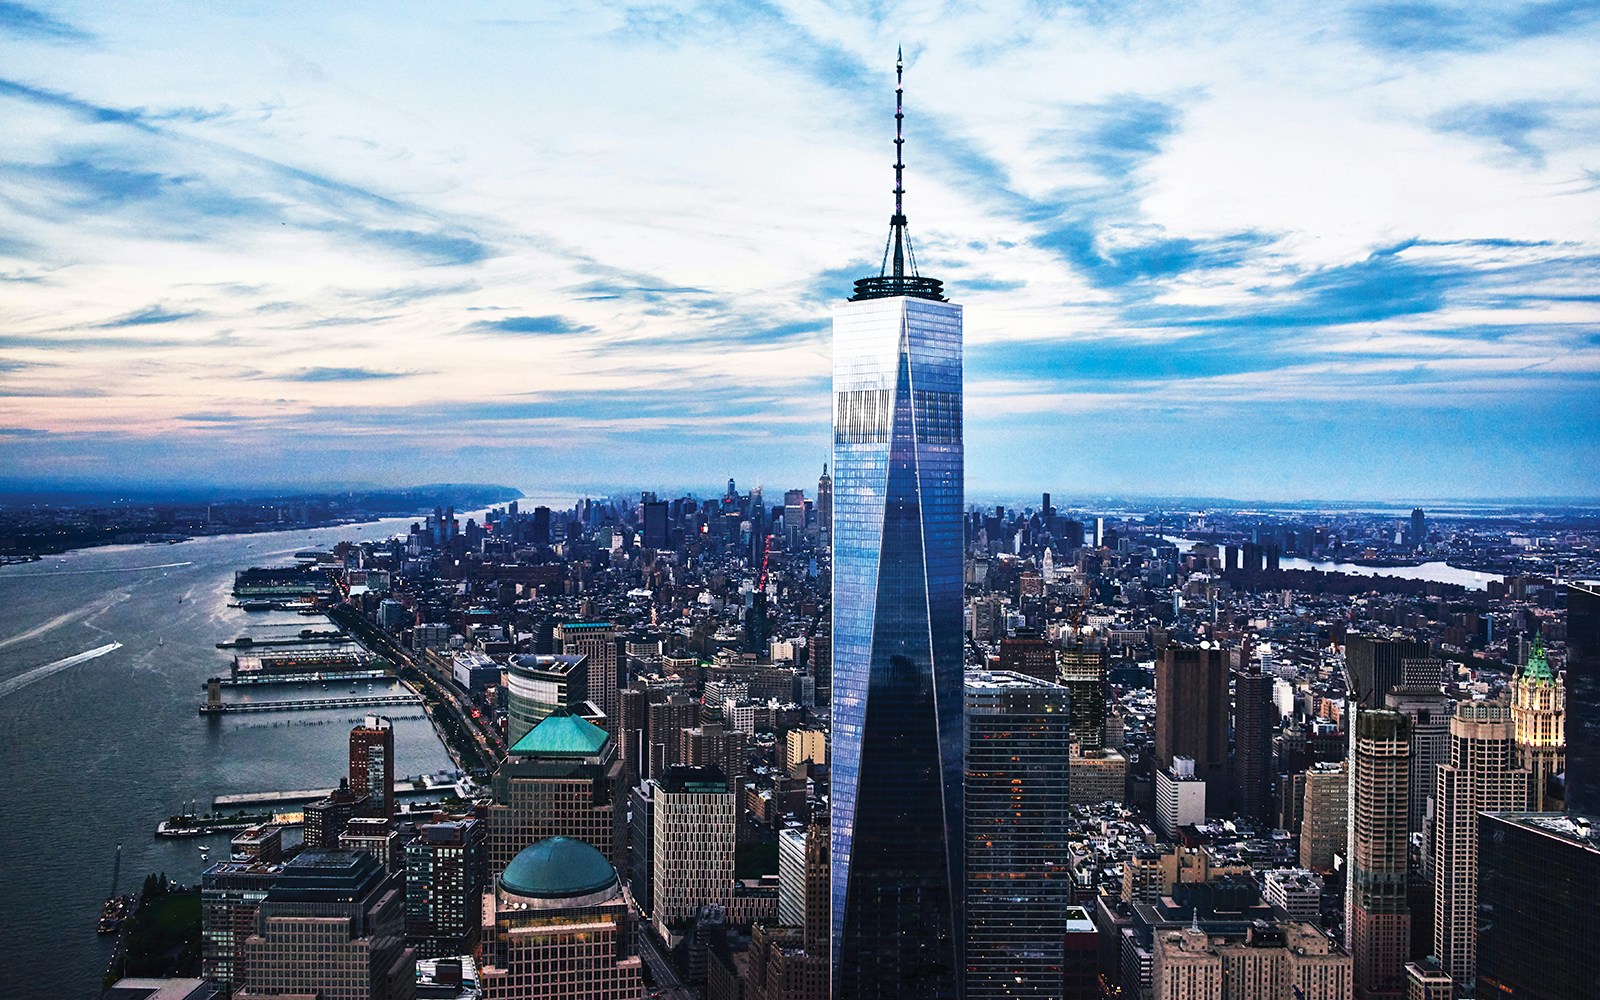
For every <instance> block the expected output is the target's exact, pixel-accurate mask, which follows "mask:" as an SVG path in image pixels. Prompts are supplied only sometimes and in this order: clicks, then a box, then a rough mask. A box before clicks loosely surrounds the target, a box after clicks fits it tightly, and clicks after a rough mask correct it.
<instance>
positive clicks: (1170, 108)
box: [0, 0, 1600, 499]
mask: <svg viewBox="0 0 1600 1000" xmlns="http://www.w3.org/2000/svg"><path fill="white" fill-rule="evenodd" d="M898 44H904V46H905V52H906V63H907V79H906V84H907V89H908V95H907V105H908V106H907V114H908V117H907V120H906V130H907V146H906V149H907V160H908V164H909V166H908V174H907V187H908V189H909V193H908V196H907V208H908V214H909V215H910V218H911V223H912V231H913V234H914V236H915V237H916V240H917V250H918V259H919V261H920V262H921V263H922V265H923V268H924V271H925V272H926V273H930V274H933V275H935V276H937V277H941V278H943V279H944V280H945V282H946V285H947V288H948V289H949V292H950V294H951V296H952V298H953V299H954V300H955V301H958V302H961V303H962V304H963V305H964V306H965V307H966V337H967V355H966V365H967V421H966V427H967V468H968V488H969V491H972V492H974V493H994V492H1005V491H1016V492H1018V493H1022V492H1033V491H1036V490H1044V489H1048V490H1052V491H1054V492H1056V493H1058V494H1080V495H1082V494H1100V493H1115V492H1123V493H1126V492H1137V493H1154V494H1187V495H1215V496H1234V497H1241V498H1261V499H1292V498H1301V497H1318V498H1328V499H1343V498H1361V499H1377V498H1388V497H1411V496H1427V497H1439V496H1460V497H1479V496H1508V495H1509V496H1526V495H1534V494H1537V495H1583V496H1595V495H1600V280H1597V279H1600V2H1568V0H1550V2H1536V3H1501V4H1481V3H1470V4H1460V5H1452V4H1435V3H1370V4H1330V3H1325V2H1324V3H1303V4H1302V3H1275V4H1267V5H1261V4H1246V3H1238V4H1227V3H1196V4H1182V5H1179V4H1171V3H1140V2H1137V0H1135V2H1127V3H1107V2H1100V0H1084V2H1076V3H1073V2H1063V3H1052V2H1044V0H1029V2H1016V3H971V2H950V3H945V4H912V5H905V4H895V5H888V4H879V3H831V4H829V3H817V2H806V3H794V4H787V5H786V4H783V3H777V2H772V3H748V4H743V3H715V2H710V3H703V4H664V5H628V4H608V5H571V6H562V5H558V4H553V3H545V4H534V5H527V4H509V3H508V4H492V5H490V4H476V5H454V4H452V5H434V4H421V3H418V4H399V5H396V4H381V5H379V4H371V5H354V4H349V5H286V4H265V3H261V4H227V5H215V4H189V5H183V4H170V5H161V6H160V7H159V8H146V7H144V6H142V5H125V4H89V3H85V4H71V3H63V4H42V3H34V2H28V3H19V2H10V0H0V133H3V140H0V458H3V459H4V461H3V462H0V466H3V467H4V470H5V471H4V472H0V478H7V479H18V478H30V479H44V480H53V481H57V482H61V483H84V482H104V481H108V480H109V481H130V480H131V481H155V482H190V481H203V482H225V483H239V484H250V485H256V484H279V483H282V484H291V483H293V484H301V483H356V482H360V483H391V484H398V483H411V482H425V481H440V480H469V479H470V480H478V481H484V480H488V481H498V482H506V483H510V484H512V485H518V486H522V487H525V488H527V489H530V490H534V491H550V490H571V489H583V488H594V487H603V486H605V485H617V484H626V485H632V486H636V487H640V486H642V487H645V488H649V487H651V486H653V485H661V486H665V487H671V486H689V485H702V484H715V483H717V482H720V481H721V480H722V479H724V478H726V477H727V476H728V475H732V476H735V477H736V478H737V479H738V480H739V481H740V482H741V483H754V482H757V481H761V482H764V483H766V484H768V486H769V488H782V487H786V486H789V485H793V484H798V483H804V482H807V481H811V480H814V478H815V475H816V473H817V471H818V470H819V469H820V467H821V465H822V463H823V462H824V461H825V460H826V459H827V455H828V448H829V434H828V419H829V386H828V380H829V372H830V363H831V362H830V344H829V338H830V333H829V318H830V314H831V310H832V308H833V304H834V303H836V302H837V301H839V300H840V299H841V298H842V297H843V296H844V295H845V294H847V293H848V290H849V282H850V279H852V278H854V277H859V276H862V275H865V274H868V273H876V270H877V265H878V260H879V258H880V256H881V254H882V246H883V238H884V235H885V231H886V225H887V217H888V214H889V212H890V208H891V202H890V195H889V188H890V187H891V184H892V180H891V173H890V170H889V164H890V163H891V162H892V155H893V153H892V145H891V143H890V141H889V139H890V133H891V129H892V124H893V122H892V113H893V104H892V101H893V94H892V88H893V59H894V51H895V47H896V45H898Z"/></svg>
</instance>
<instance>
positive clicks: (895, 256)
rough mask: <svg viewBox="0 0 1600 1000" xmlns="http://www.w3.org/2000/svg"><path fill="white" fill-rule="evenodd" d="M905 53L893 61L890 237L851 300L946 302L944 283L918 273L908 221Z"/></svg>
mask: <svg viewBox="0 0 1600 1000" xmlns="http://www.w3.org/2000/svg"><path fill="white" fill-rule="evenodd" d="M905 66H906V64H905V53H904V51H903V50H902V51H899V52H897V53H896V54H895V61H894V214H893V215H891V216H889V239H888V242H886V243H885V244H884V247H883V265H882V266H881V267H880V268H879V269H878V274H877V276H876V277H872V278H857V279H856V282H855V294H854V295H851V296H850V301H852V302H859V301H860V300H862V299H887V298H893V297H895V296H899V295H905V296H909V297H911V298H915V299H933V300H934V301H936V302H943V301H944V282H942V281H940V280H938V279H937V278H925V277H923V276H922V275H920V274H918V273H917V255H916V252H915V251H914V250H913V249H912V247H911V230H910V228H909V227H908V226H907V224H906V212H905V193H906V188H905V169H906V164H905V157H904V155H903V147H904V146H905V141H906V140H905V136H904V134H903V131H902V129H901V125H902V123H903V122H904V121H905V117H906V114H905V102H904V99H903V98H904V95H905V87H904V85H903V84H904V77H905Z"/></svg>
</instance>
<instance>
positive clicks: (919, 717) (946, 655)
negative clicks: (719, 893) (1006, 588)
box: [657, 87, 965, 1000]
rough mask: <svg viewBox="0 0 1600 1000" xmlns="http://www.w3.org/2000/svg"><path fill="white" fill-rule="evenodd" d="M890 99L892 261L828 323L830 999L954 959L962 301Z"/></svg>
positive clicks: (895, 985) (888, 985)
mask: <svg viewBox="0 0 1600 1000" xmlns="http://www.w3.org/2000/svg"><path fill="white" fill-rule="evenodd" d="M899 93H900V92H899V89H898V87H897V90H896V95H897V103H898V97H899ZM895 114H896V125H897V129H896V133H897V134H896V139H895V148H896V151H897V157H896V167H895V176H896V183H895V191H896V194H895V213H894V215H893V216H892V217H891V219H890V250H889V254H891V255H892V261H893V263H892V266H886V268H885V271H884V273H882V274H880V275H878V276H876V277H870V278H862V279H860V280H858V281H856V282H855V294H854V295H852V296H851V298H850V301H849V302H846V303H842V304H841V305H839V306H838V307H837V309H836V311H835V313H834V325H833V329H834V351H833V364H834V370H833V371H834V374H833V390H834V417H833V441H834V445H833V471H834V498H833V504H834V511H833V515H834V517H833V522H834V523H833V527H834V537H833V601H832V613H833V644H832V656H833V695H832V705H833V746H832V754H833V759H832V761H831V762H830V767H831V770H832V803H831V807H832V813H831V815H832V857H833V887H832V897H833V905H832V914H833V917H832V919H833V940H834V948H833V970H832V980H833V996H834V998H835V1000H858V998H862V1000H865V998H869V997H871V998H882V1000H892V998H897V997H916V998H917V1000H942V998H953V997H956V996H958V995H959V991H960V983H959V980H960V976H961V970H962V966H963V961H962V947H961V935H962V927H963V918H962V914H961V887H962V885H963V879H962V872H961V869H962V852H961V842H962V830H963V824H962V775H961V759H962V751H963V748H964V745H965V740H964V738H963V735H962V698H961V675H962V637H961V626H962V585H963V584H962V572H963V566H962V559H963V554H962V538H963V536H962V532H963V520H962V488H963V472H962V463H963V452H962V431H961V419H962V394H961V307H960V306H958V305H953V304H951V303H949V302H946V301H945V298H944V294H943V283H942V282H940V281H938V280H936V279H933V278H928V277H924V276H922V275H919V274H918V273H917V269H916V264H915V257H914V255H913V254H912V252H911V244H910V237H909V235H908V233H907V230H906V217H905V215H904V213H903V211H902V206H901V192H902V190H903V189H902V187H901V184H900V176H901V171H902V167H901V165H900V160H899V157H898V151H899V150H900V148H901V145H900V142H901V140H900V137H899V134H898V133H899V129H898V125H899V122H900V119H901V112H900V110H899V109H898V108H897V110H896V113H895ZM657 906H658V908H659V906H660V900H659V899H658V900H657Z"/></svg>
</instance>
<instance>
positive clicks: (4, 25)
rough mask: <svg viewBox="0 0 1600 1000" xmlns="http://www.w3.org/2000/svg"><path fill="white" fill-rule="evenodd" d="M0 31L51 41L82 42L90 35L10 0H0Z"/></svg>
mask: <svg viewBox="0 0 1600 1000" xmlns="http://www.w3.org/2000/svg"><path fill="white" fill-rule="evenodd" d="M0 32H8V33H10V34H13V35H18V36H20V37H23V38H42V39H45V40H46V41H52V42H83V41H88V40H89V37H90V36H89V35H88V34H86V33H85V32H83V31H80V30H79V29H77V28H75V27H73V26H72V25H70V24H68V23H66V22H65V21H62V20H60V19H58V18H56V17H53V16H51V15H49V14H46V13H44V12H43V11H39V10H35V9H33V8H32V7H28V6H24V5H23V4H20V3H12V2H10V0H0Z"/></svg>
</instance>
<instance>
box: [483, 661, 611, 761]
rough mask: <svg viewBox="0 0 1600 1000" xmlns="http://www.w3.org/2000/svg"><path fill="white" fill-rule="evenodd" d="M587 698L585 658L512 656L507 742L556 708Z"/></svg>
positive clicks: (570, 706)
mask: <svg viewBox="0 0 1600 1000" xmlns="http://www.w3.org/2000/svg"><path fill="white" fill-rule="evenodd" d="M587 700H589V661H588V658H587V657H585V656H583V655H581V654H563V653H557V654H553V655H551V654H543V653H535V654H530V655H525V656H513V657H512V658H511V660H510V661H509V662H508V663H507V664H506V740H507V742H508V743H510V744H511V745H513V746H514V745H515V744H516V743H517V742H518V741H519V740H521V739H522V738H523V737H524V736H526V735H528V731H529V730H531V729H532V728H533V727H534V726H537V725H538V724H539V723H540V722H542V721H544V720H545V719H546V718H547V717H549V716H550V715H551V713H553V712H555V711H556V710H557V709H568V710H574V709H577V708H578V706H580V705H582V704H583V703H584V702H585V701H587ZM601 707H603V706H601ZM608 718H609V716H608Z"/></svg>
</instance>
